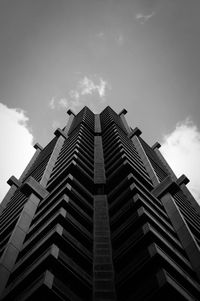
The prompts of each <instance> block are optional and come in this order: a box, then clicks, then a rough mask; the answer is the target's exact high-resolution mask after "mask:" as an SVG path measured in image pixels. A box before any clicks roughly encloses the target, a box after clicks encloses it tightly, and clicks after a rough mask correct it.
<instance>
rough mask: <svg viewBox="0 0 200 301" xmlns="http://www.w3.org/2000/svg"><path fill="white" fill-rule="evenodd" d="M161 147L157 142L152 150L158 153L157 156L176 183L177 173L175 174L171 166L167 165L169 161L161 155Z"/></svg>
mask: <svg viewBox="0 0 200 301" xmlns="http://www.w3.org/2000/svg"><path fill="white" fill-rule="evenodd" d="M160 147H161V145H160V143H158V142H156V143H155V144H154V145H153V146H152V147H151V148H152V149H153V150H154V152H155V153H156V155H157V156H158V158H159V159H160V161H161V162H162V164H163V165H164V166H165V168H166V169H167V171H168V173H169V175H170V176H171V178H172V179H173V180H174V181H176V180H177V177H176V175H175V173H174V172H173V170H172V169H171V167H170V166H169V164H168V163H167V161H166V160H165V158H164V157H163V155H162V154H161V152H160V151H159V148H160Z"/></svg>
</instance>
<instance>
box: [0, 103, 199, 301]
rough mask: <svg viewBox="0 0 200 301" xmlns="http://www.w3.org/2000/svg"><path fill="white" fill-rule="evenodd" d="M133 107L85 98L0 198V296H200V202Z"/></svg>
mask: <svg viewBox="0 0 200 301" xmlns="http://www.w3.org/2000/svg"><path fill="white" fill-rule="evenodd" d="M125 113H126V110H122V112H121V113H119V114H117V113H115V112H114V111H113V110H112V109H111V108H110V107H107V108H106V109H105V110H103V111H102V112H101V114H93V113H92V112H91V111H90V109H89V108H87V107H84V108H83V109H82V110H81V111H80V112H79V113H78V114H77V115H75V114H74V113H73V112H72V111H70V110H69V111H68V114H69V115H70V116H69V121H68V123H67V125H66V127H65V128H64V129H62V130H61V129H57V130H56V131H55V137H54V138H53V139H52V141H50V142H49V144H48V145H47V146H46V147H44V148H42V147H41V146H40V145H39V144H36V145H35V148H36V152H35V154H34V156H33V158H32V159H31V161H30V163H29V164H28V166H27V168H26V169H25V171H24V172H23V174H22V176H21V177H20V178H19V179H16V178H15V177H14V176H12V177H11V178H10V179H9V180H8V183H9V184H10V186H11V188H10V190H9V192H8V193H7V195H6V196H5V198H4V200H3V202H2V203H1V207H0V210H1V215H0V258H1V259H0V295H1V300H37V298H38V300H41V298H42V296H44V297H45V300H74V301H78V300H86V301H89V300H94V301H98V300H101V301H103V300H107V301H108V300H118V301H121V300H122V301H124V300H134V301H136V300H199V298H200V297H199V296H200V208H199V206H198V204H197V202H196V201H195V200H194V198H193V196H192V195H191V194H190V192H189V190H188V189H187V188H186V184H187V182H188V179H187V178H186V176H184V175H183V176H181V177H180V178H178V179H177V178H176V176H175V174H174V173H173V171H172V170H171V168H170V167H169V165H168V164H167V162H166V161H165V159H164V158H163V157H162V155H161V153H160V151H159V146H160V145H159V143H158V142H156V143H155V144H154V145H153V146H152V147H150V146H149V145H148V144H147V143H146V142H145V141H144V140H143V139H142V138H141V131H140V130H139V129H138V128H135V129H132V128H130V127H129V126H128V124H127V122H126V119H125V116H124V115H125Z"/></svg>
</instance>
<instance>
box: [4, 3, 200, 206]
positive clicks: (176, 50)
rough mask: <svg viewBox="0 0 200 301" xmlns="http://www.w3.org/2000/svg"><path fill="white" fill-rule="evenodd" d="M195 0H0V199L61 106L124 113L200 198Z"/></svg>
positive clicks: (199, 53) (199, 25) (199, 46)
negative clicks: (111, 109)
mask: <svg viewBox="0 0 200 301" xmlns="http://www.w3.org/2000/svg"><path fill="white" fill-rule="evenodd" d="M199 11H200V1H199V0H190V1H188V0H167V1H166V0H135V1H134V0H56V1H55V0H54V1H53V0H0V45H1V47H0V134H1V139H2V147H1V153H0V198H2V197H3V195H4V194H5V192H6V190H7V189H8V188H9V187H8V185H7V184H6V181H7V179H8V178H9V177H10V176H11V175H13V174H14V175H15V176H16V177H19V176H20V174H21V173H22V171H23V169H24V168H25V166H26V164H27V163H28V161H29V158H31V156H32V155H33V152H34V149H33V147H32V145H33V144H34V143H36V142H38V143H40V144H41V145H43V146H45V145H46V144H47V143H48V142H49V140H50V139H52V138H53V132H54V130H55V129H56V128H57V127H61V128H62V127H63V126H64V125H65V124H66V121H67V114H66V110H67V109H68V108H71V109H72V110H73V111H74V112H75V113H77V112H78V111H79V110H80V109H81V108H82V107H83V106H85V105H87V106H89V107H90V108H91V109H92V110H93V111H94V113H99V112H100V111H101V110H102V109H104V108H105V107H106V106H107V105H109V106H111V107H112V108H113V109H114V110H115V111H116V112H120V111H121V110H122V109H123V108H126V109H127V111H128V114H127V115H126V116H127V121H128V123H129V124H130V126H131V127H132V128H134V127H135V126H137V127H139V128H140V129H141V130H142V137H143V138H144V139H145V140H146V141H147V142H148V143H149V144H150V145H152V144H154V143H155V142H156V141H159V142H160V143H161V144H162V147H161V149H160V150H161V152H162V153H163V154H164V156H165V158H166V159H167V161H168V162H169V163H170V165H171V166H172V168H173V169H174V171H175V173H176V174H177V176H179V175H181V174H182V173H184V174H186V176H187V177H188V178H189V179H190V183H189V184H188V187H189V188H190V190H191V192H192V193H193V195H194V196H195V197H196V198H197V199H198V201H199V202H200V180H199V173H200V172H199V171H200V119H199V114H200V100H199V95H200V40H199V39H200V18H199Z"/></svg>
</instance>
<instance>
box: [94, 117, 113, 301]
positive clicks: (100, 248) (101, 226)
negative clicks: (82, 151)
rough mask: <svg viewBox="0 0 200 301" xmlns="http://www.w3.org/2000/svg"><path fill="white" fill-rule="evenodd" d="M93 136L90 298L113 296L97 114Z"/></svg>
mask: <svg viewBox="0 0 200 301" xmlns="http://www.w3.org/2000/svg"><path fill="white" fill-rule="evenodd" d="M95 135H96V136H95V138H94V140H95V141H94V144H95V146H94V184H95V188H96V189H95V190H96V195H95V196H94V217H93V225H94V226H93V227H94V228H93V229H94V231H93V235H94V245H93V279H94V280H93V300H94V301H100V300H101V301H103V300H116V294H115V285H114V269H113V260H112V246H111V237H110V223H109V208H108V201H107V197H106V195H104V186H105V183H106V176H105V166H104V157H103V145H102V137H101V124H100V117H99V115H95Z"/></svg>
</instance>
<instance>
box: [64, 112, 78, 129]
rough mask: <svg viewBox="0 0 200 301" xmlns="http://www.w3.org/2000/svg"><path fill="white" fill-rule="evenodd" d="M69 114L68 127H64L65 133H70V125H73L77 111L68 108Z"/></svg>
mask: <svg viewBox="0 0 200 301" xmlns="http://www.w3.org/2000/svg"><path fill="white" fill-rule="evenodd" d="M67 114H68V115H69V119H68V122H67V125H66V127H65V128H64V133H65V134H68V132H69V130H70V127H71V125H72V122H73V120H74V117H75V116H76V115H75V113H74V112H73V111H72V110H68V111H67Z"/></svg>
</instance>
